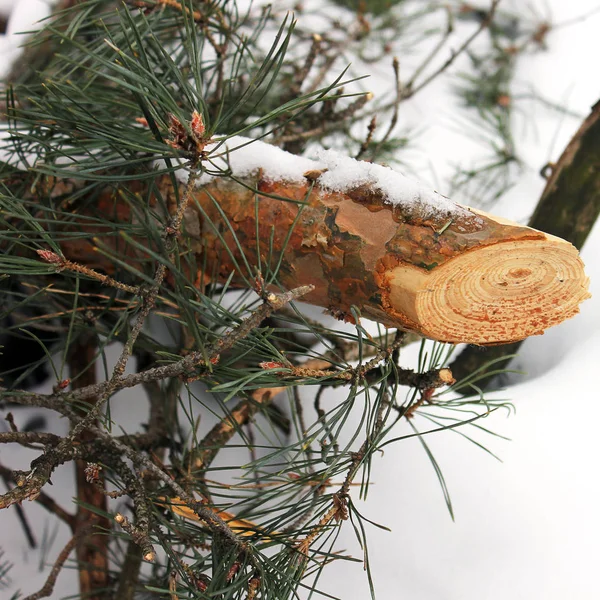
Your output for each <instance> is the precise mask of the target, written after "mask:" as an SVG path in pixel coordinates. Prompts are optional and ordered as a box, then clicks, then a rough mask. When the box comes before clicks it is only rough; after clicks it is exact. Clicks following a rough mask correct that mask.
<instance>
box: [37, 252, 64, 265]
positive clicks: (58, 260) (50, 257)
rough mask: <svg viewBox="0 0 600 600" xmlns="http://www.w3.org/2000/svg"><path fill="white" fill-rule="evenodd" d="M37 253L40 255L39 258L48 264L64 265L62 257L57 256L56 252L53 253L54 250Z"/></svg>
mask: <svg viewBox="0 0 600 600" xmlns="http://www.w3.org/2000/svg"><path fill="white" fill-rule="evenodd" d="M36 252H37V253H38V256H39V257H40V258H41V259H42V260H45V261H46V262H47V263H50V264H52V265H61V264H62V263H63V259H62V257H61V256H59V255H58V254H56V252H52V250H36Z"/></svg>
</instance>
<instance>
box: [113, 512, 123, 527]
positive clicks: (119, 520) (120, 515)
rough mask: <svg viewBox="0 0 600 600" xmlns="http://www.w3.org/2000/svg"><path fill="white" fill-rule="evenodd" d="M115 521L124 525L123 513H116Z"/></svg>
mask: <svg viewBox="0 0 600 600" xmlns="http://www.w3.org/2000/svg"><path fill="white" fill-rule="evenodd" d="M115 521H116V522H117V523H118V524H119V525H122V524H123V523H125V517H124V516H123V515H122V514H121V513H117V514H116V515H115Z"/></svg>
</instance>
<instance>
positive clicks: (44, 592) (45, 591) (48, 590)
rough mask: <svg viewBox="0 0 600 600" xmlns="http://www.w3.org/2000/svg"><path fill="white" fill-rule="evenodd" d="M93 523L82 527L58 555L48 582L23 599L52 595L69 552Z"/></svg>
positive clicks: (36, 599)
mask: <svg viewBox="0 0 600 600" xmlns="http://www.w3.org/2000/svg"><path fill="white" fill-rule="evenodd" d="M93 525H94V523H93V522H90V523H89V524H88V525H86V526H85V527H82V528H81V529H80V530H79V531H78V532H77V533H76V534H75V535H74V536H73V537H72V538H71V539H70V540H69V541H68V542H67V544H66V546H65V547H64V548H63V549H62V551H61V553H60V554H59V555H58V558H57V559H56V561H55V563H54V565H53V567H52V570H51V571H50V574H49V575H48V578H47V579H46V583H44V585H43V586H42V588H41V589H40V590H39V591H37V592H35V594H30V595H29V596H26V597H25V598H23V600H39V599H40V598H48V597H49V596H50V595H52V592H53V591H54V586H55V584H56V580H57V578H58V576H59V575H60V572H61V571H62V568H63V566H64V564H65V562H66V560H67V558H69V554H71V552H72V551H73V548H75V546H76V545H77V543H78V542H79V540H80V539H81V538H83V537H84V536H85V535H86V534H87V533H88V532H89V531H90V529H91V527H92V526H93Z"/></svg>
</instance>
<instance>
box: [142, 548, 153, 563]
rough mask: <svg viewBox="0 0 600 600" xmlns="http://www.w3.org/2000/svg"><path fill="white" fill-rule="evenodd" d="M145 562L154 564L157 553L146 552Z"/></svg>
mask: <svg viewBox="0 0 600 600" xmlns="http://www.w3.org/2000/svg"><path fill="white" fill-rule="evenodd" d="M144 560H145V561H147V562H154V561H155V560H156V552H154V550H151V551H150V552H146V554H144Z"/></svg>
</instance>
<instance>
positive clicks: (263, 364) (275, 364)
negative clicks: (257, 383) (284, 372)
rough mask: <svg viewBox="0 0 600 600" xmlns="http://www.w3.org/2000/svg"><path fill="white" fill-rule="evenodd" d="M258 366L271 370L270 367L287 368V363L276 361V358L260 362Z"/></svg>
mask: <svg viewBox="0 0 600 600" xmlns="http://www.w3.org/2000/svg"><path fill="white" fill-rule="evenodd" d="M258 366H259V367H260V368H261V369H265V370H269V369H285V367H286V365H284V364H283V363H282V362H279V361H274V360H268V361H265V362H261V363H259V364H258Z"/></svg>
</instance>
